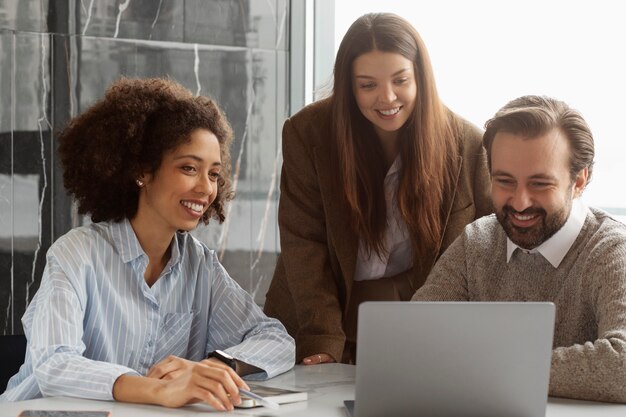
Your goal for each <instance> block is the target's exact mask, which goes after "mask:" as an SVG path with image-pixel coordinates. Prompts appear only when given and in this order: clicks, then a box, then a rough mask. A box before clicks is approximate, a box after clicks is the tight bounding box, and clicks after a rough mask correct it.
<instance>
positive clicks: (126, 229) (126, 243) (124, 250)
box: [111, 219, 180, 266]
mask: <svg viewBox="0 0 626 417" xmlns="http://www.w3.org/2000/svg"><path fill="white" fill-rule="evenodd" d="M111 231H112V233H111V234H112V237H113V245H114V246H115V248H116V249H117V251H118V253H119V254H120V257H121V258H122V262H124V263H127V262H130V261H132V260H134V259H137V258H139V257H141V256H144V255H145V254H146V253H145V252H144V251H143V248H142V247H141V245H140V244H139V240H138V239H137V235H136V234H135V230H133V226H132V225H131V224H130V221H129V220H128V219H124V220H122V221H121V222H118V223H111ZM171 248H172V256H171V258H170V261H169V263H168V264H169V265H172V266H173V265H176V264H177V263H178V260H179V258H180V248H179V241H178V233H176V234H175V235H174V239H173V240H172V245H171Z"/></svg>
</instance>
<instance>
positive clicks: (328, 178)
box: [313, 148, 358, 297]
mask: <svg viewBox="0 0 626 417" xmlns="http://www.w3.org/2000/svg"><path fill="white" fill-rule="evenodd" d="M313 152H314V157H315V167H316V169H317V173H318V176H319V184H320V194H321V196H322V199H323V204H324V207H325V210H326V213H327V214H328V215H327V216H326V222H327V223H326V228H327V230H328V234H329V238H330V239H332V242H331V243H332V245H333V246H334V247H335V252H336V254H337V259H338V261H339V266H340V268H341V273H342V275H343V279H344V283H345V286H346V295H348V297H349V294H350V292H351V289H352V281H353V278H354V269H355V265H356V257H357V250H358V238H357V236H356V234H355V233H354V231H353V230H352V227H351V226H350V225H351V219H350V214H349V210H348V207H347V205H346V203H345V202H344V201H345V200H344V196H343V195H342V192H341V187H340V184H339V178H340V174H339V172H338V170H337V168H336V167H333V165H334V164H333V163H332V161H331V155H330V152H323V150H321V149H319V148H315V149H314V150H313Z"/></svg>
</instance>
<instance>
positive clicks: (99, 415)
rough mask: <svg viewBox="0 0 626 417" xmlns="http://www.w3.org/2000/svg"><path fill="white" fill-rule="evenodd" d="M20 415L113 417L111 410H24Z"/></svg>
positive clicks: (26, 416)
mask: <svg viewBox="0 0 626 417" xmlns="http://www.w3.org/2000/svg"><path fill="white" fill-rule="evenodd" d="M18 417H111V412H109V411H78V410H76V411H75V410H24V411H22V412H21V413H20V415H19V416H18Z"/></svg>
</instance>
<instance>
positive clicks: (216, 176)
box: [209, 172, 221, 182]
mask: <svg viewBox="0 0 626 417" xmlns="http://www.w3.org/2000/svg"><path fill="white" fill-rule="evenodd" d="M220 176H221V175H220V173H219V172H209V178H210V179H211V181H213V182H215V181H217V180H219V179H220Z"/></svg>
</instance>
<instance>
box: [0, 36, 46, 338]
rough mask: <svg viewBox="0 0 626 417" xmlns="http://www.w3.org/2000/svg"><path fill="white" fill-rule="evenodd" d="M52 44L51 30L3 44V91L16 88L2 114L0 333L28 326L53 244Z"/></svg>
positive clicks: (10, 90)
mask: <svg viewBox="0 0 626 417" xmlns="http://www.w3.org/2000/svg"><path fill="white" fill-rule="evenodd" d="M51 44H52V41H51V36H50V35H48V34H46V33H24V32H16V33H7V34H6V35H4V36H3V42H2V44H1V45H2V53H1V54H2V56H3V57H5V56H7V57H9V56H10V57H11V58H10V59H9V60H8V62H7V63H6V64H7V65H6V67H8V69H7V70H6V71H3V72H2V76H1V79H2V86H3V90H5V89H6V90H8V91H9V92H10V93H9V94H10V104H9V106H8V107H6V108H5V107H4V106H3V111H2V113H3V117H2V119H3V121H4V120H5V119H6V118H8V119H9V120H10V122H9V123H6V122H3V124H2V127H1V129H2V130H1V132H0V135H1V137H2V139H1V142H0V153H1V154H2V155H3V157H2V161H3V162H2V163H1V167H0V170H1V171H0V177H1V180H0V184H1V185H0V198H1V199H2V201H3V202H4V204H3V205H2V209H1V212H0V215H1V216H2V218H3V220H2V231H1V232H0V259H1V260H0V265H2V266H1V268H2V271H1V273H2V287H3V292H2V295H3V297H2V298H0V299H2V300H6V298H7V297H6V296H5V295H4V291H5V290H6V287H5V284H6V286H8V287H10V297H8V298H9V301H8V304H2V305H0V333H19V332H21V331H22V329H21V323H20V319H21V316H22V314H23V311H24V309H25V307H26V305H27V304H28V302H29V300H30V299H31V298H32V296H33V294H34V293H35V291H36V290H37V288H38V287H39V280H40V277H41V273H42V271H43V268H44V266H45V254H46V251H47V249H48V248H49V247H50V244H51V243H52V235H51V229H52V220H53V219H52V206H51V195H52V187H51V178H52V173H53V169H52V164H51V161H52V160H53V145H52V130H53V125H52V117H51V107H50V106H51V97H52V93H51V84H50V80H51V67H50V65H49V62H50V60H51V55H50V48H51ZM4 63H5V61H4V60H3V64H4ZM3 66H5V65H3ZM5 69H6V68H5ZM7 202H8V203H9V204H10V207H9V208H8V209H7V207H6V204H7ZM8 265H10V270H9V271H7V270H6V269H7V266H8ZM7 272H8V273H7ZM5 274H6V275H5ZM5 302H6V301H5Z"/></svg>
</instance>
